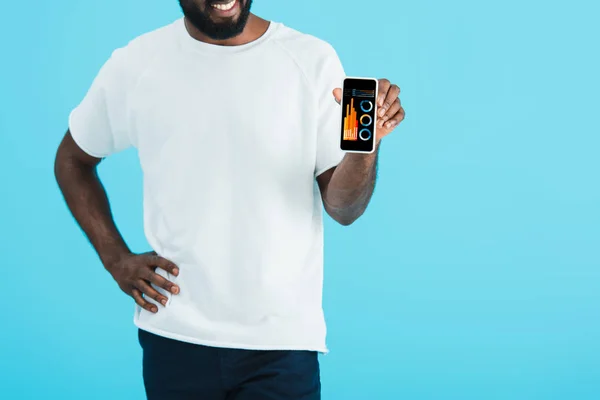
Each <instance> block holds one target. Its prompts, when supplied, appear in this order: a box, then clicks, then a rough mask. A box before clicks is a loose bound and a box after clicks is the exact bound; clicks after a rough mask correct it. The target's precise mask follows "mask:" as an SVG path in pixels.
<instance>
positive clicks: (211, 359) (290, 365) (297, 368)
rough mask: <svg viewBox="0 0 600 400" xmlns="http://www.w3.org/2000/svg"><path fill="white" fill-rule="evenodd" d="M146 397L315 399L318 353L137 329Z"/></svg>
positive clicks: (176, 399) (318, 390) (317, 393)
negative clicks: (207, 342)
mask: <svg viewBox="0 0 600 400" xmlns="http://www.w3.org/2000/svg"><path fill="white" fill-rule="evenodd" d="M138 337H139V341H140V345H141V346H142V350H143V375H144V387H145V389H146V396H147V398H148V400H319V399H320V398H321V381H320V372H319V359H318V354H317V353H316V352H313V351H297V350H267V351H263V350H241V349H224V348H217V347H208V346H201V345H196V344H191V343H185V342H180V341H177V340H172V339H167V338H164V337H162V336H157V335H154V334H152V333H150V332H147V331H144V330H141V329H140V330H139V331H138Z"/></svg>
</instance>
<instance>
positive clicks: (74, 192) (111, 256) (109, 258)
mask: <svg viewBox="0 0 600 400" xmlns="http://www.w3.org/2000/svg"><path fill="white" fill-rule="evenodd" d="M55 175H56V180H57V182H58V185H59V187H60V190H61V192H62V194H63V196H64V198H65V201H66V203H67V206H68V208H69V210H70V211H71V213H72V214H73V217H74V218H75V220H76V221H77V223H78V224H79V226H80V227H81V229H82V230H83V232H84V233H85V235H86V236H87V237H88V239H89V240H90V242H91V244H92V246H93V247H94V249H95V250H96V252H97V253H98V255H99V257H100V259H101V260H102V263H103V264H104V265H105V266H108V265H110V264H112V263H114V262H116V260H118V259H119V258H120V257H122V256H123V255H125V254H129V253H130V250H129V248H128V247H127V244H126V243H125V241H124V240H123V237H122V236H121V234H120V233H119V231H118V229H117V227H116V225H115V223H114V220H113V218H112V214H111V210H110V205H109V201H108V197H107V195H106V191H105V190H104V187H103V185H102V183H101V182H100V179H99V178H98V175H97V172H96V168H95V167H94V166H89V165H82V164H81V163H80V162H78V161H76V160H73V159H72V158H70V157H69V156H68V155H61V153H60V150H59V154H58V156H57V160H56V164H55Z"/></svg>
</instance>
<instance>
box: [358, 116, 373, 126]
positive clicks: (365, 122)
mask: <svg viewBox="0 0 600 400" xmlns="http://www.w3.org/2000/svg"><path fill="white" fill-rule="evenodd" d="M372 122H373V118H371V116H370V115H369V114H363V115H362V116H361V117H360V124H361V125H362V126H369V125H371V123H372Z"/></svg>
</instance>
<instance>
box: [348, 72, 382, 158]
mask: <svg viewBox="0 0 600 400" xmlns="http://www.w3.org/2000/svg"><path fill="white" fill-rule="evenodd" d="M347 79H359V80H364V81H374V82H375V105H374V107H375V114H374V115H375V119H374V123H373V124H374V125H375V129H374V131H375V132H373V135H374V136H375V137H374V139H373V147H372V148H371V150H369V151H360V150H345V149H343V148H342V143H343V142H344V139H343V134H342V129H343V126H344V107H342V105H343V101H344V89H345V85H346V80H347ZM378 97H379V79H377V78H368V77H363V76H346V77H344V79H342V97H341V101H340V109H341V110H340V115H341V117H340V127H339V129H338V135H339V141H340V150H342V151H344V152H346V153H358V154H371V153H373V152H374V151H375V147H376V146H375V143H376V142H377V119H378V118H379V116H378V115H377V112H378V111H379V105H378V104H377V99H378Z"/></svg>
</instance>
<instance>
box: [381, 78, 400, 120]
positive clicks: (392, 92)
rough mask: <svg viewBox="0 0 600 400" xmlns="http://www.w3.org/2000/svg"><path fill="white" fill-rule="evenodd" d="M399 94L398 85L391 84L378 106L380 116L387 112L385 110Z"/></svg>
mask: <svg viewBox="0 0 600 400" xmlns="http://www.w3.org/2000/svg"><path fill="white" fill-rule="evenodd" d="M399 95H400V87H398V85H391V86H390V88H389V90H388V91H387V94H386V96H385V99H384V100H383V104H382V105H381V106H380V108H379V116H380V117H383V116H384V115H385V114H386V113H387V110H388V109H389V108H390V107H391V106H392V104H393V103H394V101H396V99H397V98H398V96H399Z"/></svg>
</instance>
